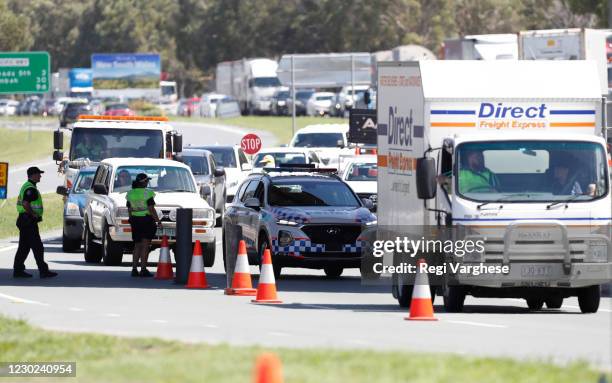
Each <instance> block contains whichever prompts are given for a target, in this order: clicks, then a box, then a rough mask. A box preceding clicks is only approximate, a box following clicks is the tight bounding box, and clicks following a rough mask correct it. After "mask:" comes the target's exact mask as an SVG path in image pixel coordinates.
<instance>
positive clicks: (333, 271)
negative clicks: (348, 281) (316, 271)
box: [323, 266, 344, 278]
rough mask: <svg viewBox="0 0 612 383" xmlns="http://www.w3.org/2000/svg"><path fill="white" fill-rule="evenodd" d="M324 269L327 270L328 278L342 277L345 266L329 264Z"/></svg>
mask: <svg viewBox="0 0 612 383" xmlns="http://www.w3.org/2000/svg"><path fill="white" fill-rule="evenodd" d="M323 271H324V272H325V276H327V278H340V276H341V275H342V272H343V271H344V268H343V267H340V266H327V267H325V268H323Z"/></svg>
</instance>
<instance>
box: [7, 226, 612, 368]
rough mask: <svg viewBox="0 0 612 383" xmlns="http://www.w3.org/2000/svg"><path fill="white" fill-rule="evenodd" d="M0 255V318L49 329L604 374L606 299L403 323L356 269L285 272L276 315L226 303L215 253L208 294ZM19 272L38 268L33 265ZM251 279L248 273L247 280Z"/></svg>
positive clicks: (71, 263)
mask: <svg viewBox="0 0 612 383" xmlns="http://www.w3.org/2000/svg"><path fill="white" fill-rule="evenodd" d="M216 230H217V238H220V235H219V234H220V233H219V229H216ZM0 246H3V247H0V313H1V314H4V315H9V316H11V317H14V318H25V319H27V320H28V321H29V322H30V323H32V324H34V325H38V326H42V327H44V328H47V329H54V330H62V331H77V332H99V333H106V334H113V335H126V336H155V337H160V338H166V339H176V340H181V341H186V342H199V341H202V342H208V343H221V342H226V343H230V344H237V345H241V344H259V345H265V346H286V347H315V346H321V347H334V348H347V349H354V348H368V349H378V350H396V349H401V350H411V351H418V352H425V351H427V352H454V353H459V354H465V355H479V356H487V357H496V356H507V357H513V358H518V359H538V360H543V361H549V360H550V361H553V362H555V363H559V364H564V363H566V362H568V361H574V360H580V359H582V360H586V361H588V362H589V363H590V364H592V365H593V366H595V367H597V368H602V369H610V366H611V362H610V339H611V328H612V327H611V315H612V314H611V312H612V310H611V308H612V302H611V301H612V300H611V299H610V298H603V299H602V303H601V308H600V310H599V312H598V313H596V314H587V315H585V314H581V313H580V310H579V308H578V304H577V301H576V299H566V300H565V302H564V305H563V307H562V308H561V309H560V310H543V311H540V312H529V311H527V306H526V304H525V302H524V301H522V300H512V299H473V298H470V297H468V299H467V301H466V309H465V311H466V312H465V313H458V314H451V313H444V310H443V308H442V306H441V299H440V297H438V298H437V300H436V305H435V310H436V316H437V317H438V319H439V321H437V322H408V321H405V320H404V317H406V315H407V312H406V310H405V309H401V308H399V306H398V305H397V304H396V302H395V300H394V299H393V298H392V296H391V294H390V290H389V288H388V287H387V286H362V285H361V282H360V279H359V276H358V275H359V274H358V272H357V271H356V270H349V271H345V274H344V275H343V277H342V278H340V279H338V280H329V279H326V278H325V277H324V274H323V272H322V271H318V270H304V269H284V270H283V276H282V277H281V279H279V280H278V281H277V288H278V291H279V298H280V299H282V300H283V301H284V304H282V305H278V306H259V305H253V304H251V303H250V299H251V298H249V297H228V296H225V295H224V294H223V288H224V287H225V285H226V282H225V274H224V272H223V262H222V259H221V254H222V253H221V248H220V245H219V244H218V246H217V259H216V262H215V265H214V267H212V268H210V269H208V270H207V276H208V280H209V283H210V284H211V285H212V286H213V288H211V289H208V290H187V289H184V288H183V287H181V286H177V285H175V284H173V282H172V281H157V280H153V279H142V278H132V277H130V276H129V274H130V263H129V261H130V259H131V256H129V255H127V256H125V257H124V264H123V266H122V267H107V266H103V265H91V264H86V263H84V261H83V255H82V253H72V254H65V253H62V251H61V244H60V240H59V238H56V239H53V240H50V241H47V243H46V245H45V246H46V254H47V255H46V257H47V260H48V262H49V264H50V266H51V269H53V270H56V271H58V272H59V273H60V275H59V277H58V278H56V279H52V280H40V279H38V278H33V279H31V280H15V279H12V278H11V271H12V270H11V266H12V255H13V253H14V251H15V247H16V246H15V244H14V243H4V244H0ZM157 254H158V252H157V251H155V252H154V253H153V254H152V256H151V261H156V260H157V257H158V255H157ZM27 267H28V269H30V270H34V269H35V264H34V260H33V259H32V257H30V258H28V261H27ZM257 270H258V269H257V268H256V267H255V266H252V267H251V272H252V274H253V279H254V283H255V282H256V280H257V274H258V272H257Z"/></svg>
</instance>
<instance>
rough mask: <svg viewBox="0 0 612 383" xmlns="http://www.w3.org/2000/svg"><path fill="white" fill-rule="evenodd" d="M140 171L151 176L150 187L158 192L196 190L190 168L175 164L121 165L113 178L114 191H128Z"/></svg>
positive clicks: (187, 191) (189, 191)
mask: <svg viewBox="0 0 612 383" xmlns="http://www.w3.org/2000/svg"><path fill="white" fill-rule="evenodd" d="M139 173H145V174H146V175H148V176H149V177H150V178H151V180H150V181H149V186H148V188H149V189H153V190H154V191H155V192H157V193H165V192H168V193H170V192H185V193H195V192H196V189H195V185H194V184H193V179H192V176H191V173H190V172H189V170H187V169H185V168H179V167H175V166H120V167H119V168H118V169H117V172H116V173H115V179H114V180H113V192H114V193H126V192H128V191H129V190H130V189H132V181H134V180H135V179H136V176H137V175H138V174H139Z"/></svg>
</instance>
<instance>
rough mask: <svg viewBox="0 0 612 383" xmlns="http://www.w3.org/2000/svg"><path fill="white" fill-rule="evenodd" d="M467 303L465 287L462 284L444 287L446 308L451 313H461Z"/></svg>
mask: <svg viewBox="0 0 612 383" xmlns="http://www.w3.org/2000/svg"><path fill="white" fill-rule="evenodd" d="M464 303H465V289H464V288H463V287H461V286H448V285H447V286H446V288H445V289H444V310H446V312H449V313H460V312H462V311H463V304H464Z"/></svg>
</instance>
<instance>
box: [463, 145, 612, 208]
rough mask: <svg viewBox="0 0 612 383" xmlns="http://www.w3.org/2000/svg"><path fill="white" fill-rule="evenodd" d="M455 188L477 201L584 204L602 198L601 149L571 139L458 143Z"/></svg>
mask: <svg viewBox="0 0 612 383" xmlns="http://www.w3.org/2000/svg"><path fill="white" fill-rule="evenodd" d="M456 166H457V173H456V174H458V177H457V178H458V179H457V180H456V183H455V190H457V191H458V194H460V195H462V196H463V197H465V198H467V199H471V200H474V201H482V202H496V201H499V202H504V203H512V202H556V201H565V200H567V199H568V198H570V197H571V198H572V201H573V202H581V201H590V200H592V199H595V198H599V197H602V196H604V195H605V194H607V192H608V187H609V186H608V183H609V181H608V175H607V173H608V169H607V168H608V166H607V161H606V154H605V151H604V148H603V146H602V145H600V144H597V143H594V142H572V141H552V142H550V141H548V142H543V141H505V142H476V143H465V144H460V145H459V146H458V147H457V165H456Z"/></svg>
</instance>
